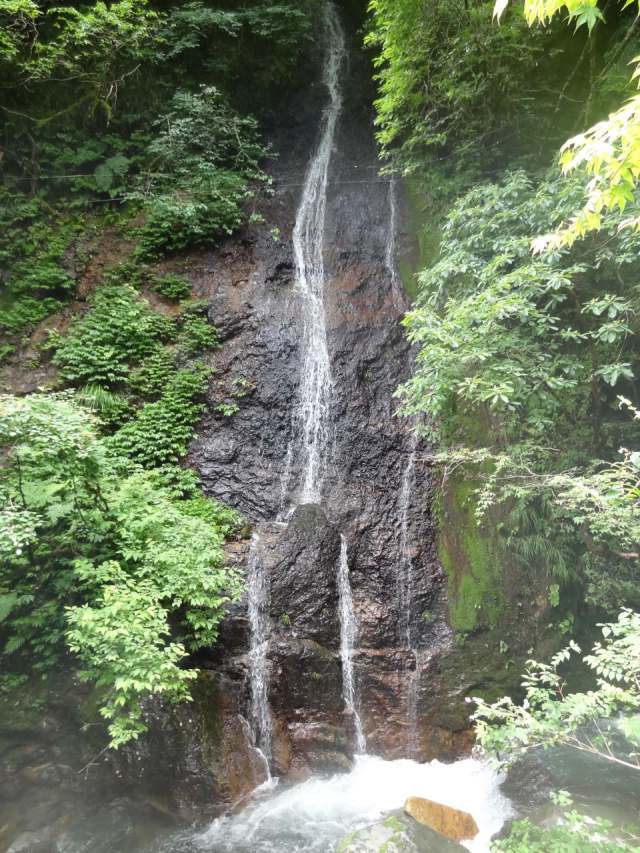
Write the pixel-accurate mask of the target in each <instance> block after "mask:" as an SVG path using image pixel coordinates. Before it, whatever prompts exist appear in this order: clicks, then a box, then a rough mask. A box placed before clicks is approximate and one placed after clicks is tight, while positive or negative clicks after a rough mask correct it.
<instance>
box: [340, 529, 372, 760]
mask: <svg viewBox="0 0 640 853" xmlns="http://www.w3.org/2000/svg"><path fill="white" fill-rule="evenodd" d="M338 596H339V605H340V657H341V658H342V696H343V698H344V704H345V708H346V709H347V711H349V713H351V714H352V715H353V724H354V729H355V733H356V749H357V751H358V752H359V753H362V752H364V751H365V750H366V748H367V742H366V740H365V736H364V731H363V730H362V720H361V719H360V715H359V714H358V709H357V702H356V687H355V681H354V678H353V660H352V655H353V644H354V641H355V638H356V633H357V628H358V626H357V624H356V617H355V614H354V612H353V598H352V596H351V583H350V581H349V555H348V552H347V540H346V539H345V537H344V535H343V534H340V559H339V561H338Z"/></svg>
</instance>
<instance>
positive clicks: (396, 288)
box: [384, 176, 405, 309]
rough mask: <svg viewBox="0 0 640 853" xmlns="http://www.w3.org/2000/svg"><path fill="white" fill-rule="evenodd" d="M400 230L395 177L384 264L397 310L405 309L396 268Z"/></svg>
mask: <svg viewBox="0 0 640 853" xmlns="http://www.w3.org/2000/svg"><path fill="white" fill-rule="evenodd" d="M397 229H398V197H397V184H396V178H395V176H394V177H392V178H391V180H390V181H389V225H388V228H387V247H386V251H385V257H384V262H385V266H386V268H387V272H388V273H389V278H390V279H391V295H392V296H393V304H394V305H395V306H396V308H399V309H403V308H404V307H405V298H404V288H403V286H402V280H401V278H400V276H399V275H398V267H397V266H396V232H397Z"/></svg>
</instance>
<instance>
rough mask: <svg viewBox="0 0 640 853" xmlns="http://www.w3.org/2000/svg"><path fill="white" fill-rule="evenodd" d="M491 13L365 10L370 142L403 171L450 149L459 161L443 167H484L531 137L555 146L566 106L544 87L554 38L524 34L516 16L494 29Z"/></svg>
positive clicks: (387, 3)
mask: <svg viewBox="0 0 640 853" xmlns="http://www.w3.org/2000/svg"><path fill="white" fill-rule="evenodd" d="M491 10H492V4H491V3H488V2H482V3H479V4H469V3H465V2H463V0H455V2H448V3H432V2H429V0H401V2H398V0H371V2H370V3H369V11H370V24H369V33H368V36H367V43H368V44H369V45H370V46H372V47H374V48H375V49H376V51H377V52H376V56H375V59H374V64H375V67H376V72H377V81H378V93H379V97H378V100H377V101H376V104H375V106H376V112H377V116H376V124H377V125H378V127H379V131H378V140H379V142H380V144H381V147H382V151H383V153H384V154H385V155H387V156H393V159H394V160H395V161H396V162H397V163H398V165H399V166H401V168H402V169H403V170H404V171H415V170H424V168H425V165H426V164H427V163H428V162H429V161H430V160H432V159H434V158H435V159H439V158H440V157H442V156H445V159H446V156H447V154H448V153H451V154H455V153H457V150H459V151H460V154H461V156H456V157H455V158H454V159H453V160H451V162H450V164H447V163H446V162H445V163H444V164H443V165H445V166H446V165H450V166H451V167H452V168H453V169H459V170H469V169H473V168H476V167H477V166H478V165H483V166H488V165H493V164H494V163H496V162H499V160H500V158H501V156H502V153H503V152H502V149H501V147H498V145H499V141H502V140H504V139H505V138H506V139H507V140H508V142H509V146H510V150H512V151H516V150H518V149H519V148H520V150H522V147H523V144H524V143H527V142H528V139H527V137H529V136H531V135H533V134H535V135H536V138H537V139H538V140H539V141H540V143H542V141H543V139H544V138H545V137H551V138H553V139H558V141H559V140H560V139H561V138H562V137H561V136H560V137H558V130H559V125H561V123H562V122H563V121H564V120H565V119H566V116H565V111H566V110H565V109H564V108H566V104H565V103H562V96H560V100H558V95H559V94H560V93H559V92H558V89H559V86H558V84H557V80H556V81H554V80H553V76H554V72H557V70H558V67H559V66H560V67H561V63H562V57H561V51H560V49H559V48H560V46H559V45H558V43H557V39H556V38H555V36H554V33H553V32H549V31H544V30H541V29H537V30H532V31H529V30H528V29H527V27H526V24H525V22H524V21H523V20H522V18H520V17H515V18H510V19H509V21H508V23H507V24H506V25H504V26H501V27H497V26H495V24H494V22H493V20H492V15H491ZM543 60H544V61H543ZM560 105H562V107H563V110H562V112H561V113H560V114H558V108H559V107H560ZM551 118H552V119H553V122H551V121H550V120H549V119H551ZM443 152H447V154H443Z"/></svg>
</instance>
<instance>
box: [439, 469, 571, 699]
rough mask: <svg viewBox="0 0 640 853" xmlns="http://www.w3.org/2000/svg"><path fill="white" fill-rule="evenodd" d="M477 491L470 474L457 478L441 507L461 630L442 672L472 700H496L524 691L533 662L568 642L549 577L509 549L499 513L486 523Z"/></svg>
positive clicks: (453, 610) (451, 601)
mask: <svg viewBox="0 0 640 853" xmlns="http://www.w3.org/2000/svg"><path fill="white" fill-rule="evenodd" d="M477 486H478V484H477V482H476V481H474V480H473V479H471V478H469V476H468V474H467V475H466V476H465V475H463V474H461V473H458V472H456V473H454V474H453V475H451V476H450V477H449V478H447V480H446V482H445V483H443V485H442V488H441V490H440V492H439V496H438V499H437V503H436V511H437V516H438V521H439V533H438V555H439V558H440V562H441V564H442V567H443V568H444V570H445V573H446V576H447V597H448V606H449V623H450V625H451V628H452V630H453V632H454V636H453V649H452V652H451V654H449V655H448V656H447V658H446V661H445V662H443V667H442V672H443V675H444V676H445V679H447V678H448V677H450V679H452V680H453V681H455V683H456V684H457V685H458V690H461V691H462V692H464V693H465V694H466V695H467V696H468V697H470V696H473V695H476V696H481V697H482V698H485V699H487V700H493V699H497V698H498V697H500V696H502V695H504V694H505V692H510V693H514V692H515V693H517V692H518V690H519V683H520V673H521V671H522V668H523V665H524V663H525V661H526V660H527V659H528V658H530V657H532V656H533V657H535V656H544V655H548V654H550V653H551V652H553V651H554V650H555V649H556V648H558V645H559V643H560V641H561V638H560V635H559V632H558V630H557V627H556V625H555V624H554V614H553V612H552V607H551V604H550V602H549V595H548V577H547V576H546V573H545V572H544V571H543V570H542V569H541V568H540V567H538V566H536V565H526V566H525V565H524V564H523V563H522V562H521V561H518V560H517V559H516V558H515V556H514V555H513V554H511V553H510V552H509V551H508V550H507V549H506V547H505V545H504V543H503V542H502V541H500V538H499V535H500V534H499V532H498V531H499V530H500V518H499V517H497V516H498V511H497V510H496V509H494V510H492V511H491V513H490V514H491V517H488V518H487V519H486V520H485V522H484V523H480V521H479V520H478V517H477V514H476V508H477V495H476V490H477ZM447 673H448V676H447Z"/></svg>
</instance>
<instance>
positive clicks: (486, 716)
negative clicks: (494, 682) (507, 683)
mask: <svg viewBox="0 0 640 853" xmlns="http://www.w3.org/2000/svg"><path fill="white" fill-rule="evenodd" d="M601 628H602V637H603V639H602V640H601V641H600V642H598V643H596V644H595V646H594V647H593V650H592V652H591V654H590V655H586V656H585V657H584V663H585V664H586V665H587V666H588V667H589V668H590V669H591V670H592V673H593V680H594V682H595V683H594V686H593V688H592V689H591V690H589V691H588V692H582V693H577V692H573V693H571V692H568V691H567V685H566V682H565V680H564V678H563V677H562V675H561V672H560V668H561V666H562V665H563V664H565V663H566V662H567V661H568V660H569V658H570V656H571V654H572V652H576V653H579V652H580V648H579V647H578V646H577V645H576V643H575V642H573V641H571V642H570V644H569V646H568V647H567V648H565V649H562V650H561V651H560V652H558V653H557V654H556V655H554V657H553V658H552V659H551V663H549V664H542V663H537V662H536V661H529V662H528V664H527V669H526V671H525V674H524V679H523V685H522V686H523V688H524V691H525V697H526V698H525V701H524V702H523V704H522V705H517V704H515V703H514V702H513V700H512V699H510V698H508V697H503V698H502V699H500V700H498V701H497V702H495V703H493V704H489V703H487V702H485V701H484V700H482V699H474V700H473V701H474V702H475V703H476V705H477V710H476V712H475V714H474V719H475V721H476V732H477V735H478V740H479V742H480V744H481V746H482V748H483V749H484V750H486V751H487V752H490V753H495V754H496V755H499V756H500V757H501V760H503V761H505V760H506V761H507V762H511V761H514V760H515V759H516V758H517V757H518V756H519V755H521V754H522V753H524V752H526V751H528V750H530V749H535V748H540V747H543V748H548V747H550V746H556V745H559V744H562V745H565V746H568V747H570V748H572V749H576V750H579V751H580V752H587V753H590V754H592V755H596V756H598V757H599V758H601V759H602V760H603V761H609V762H613V763H616V764H622V765H624V766H626V767H630V768H633V769H636V770H640V763H638V755H637V754H636V752H634V750H636V749H637V748H638V747H639V746H640V726H639V725H638V722H639V720H640V716H639V714H640V614H638V613H634V612H632V611H630V610H623V611H622V612H621V613H620V615H619V616H618V620H617V621H616V622H612V623H608V624H605V625H602V626H601ZM619 710H623V711H625V712H626V716H625V717H622V718H621V719H620V720H619V721H618V720H613V719H610V718H612V717H613V715H614V713H615V712H617V711H619ZM603 721H604V722H603ZM620 733H622V734H623V735H624V739H622V741H621V739H620V737H619V735H620Z"/></svg>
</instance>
